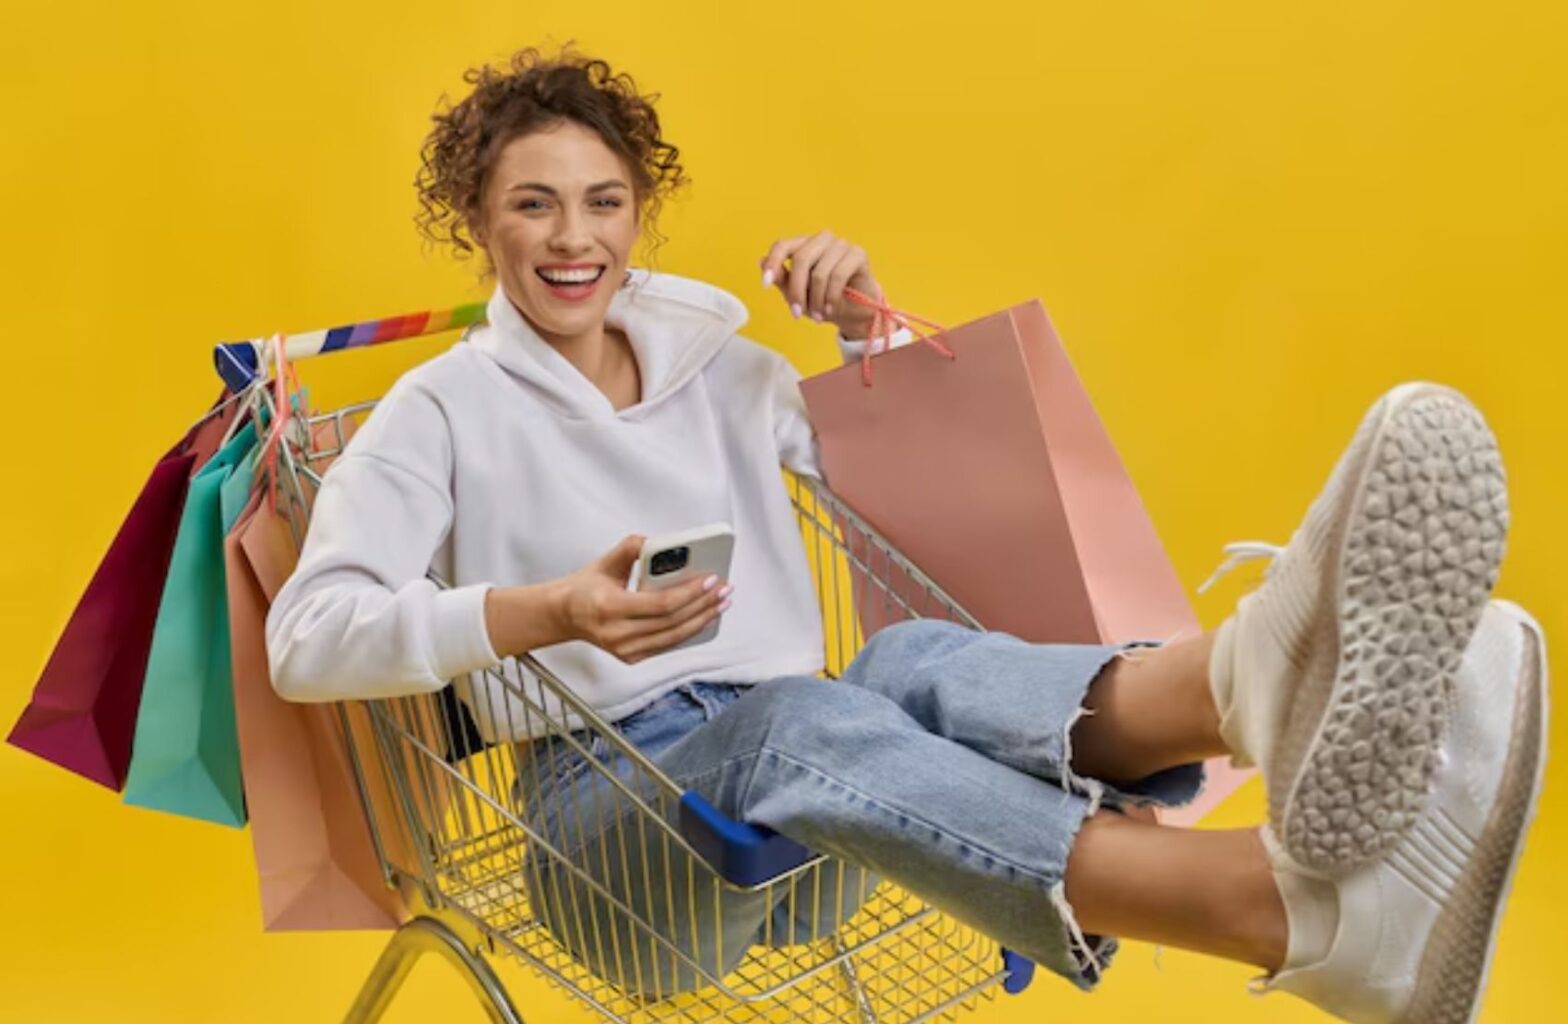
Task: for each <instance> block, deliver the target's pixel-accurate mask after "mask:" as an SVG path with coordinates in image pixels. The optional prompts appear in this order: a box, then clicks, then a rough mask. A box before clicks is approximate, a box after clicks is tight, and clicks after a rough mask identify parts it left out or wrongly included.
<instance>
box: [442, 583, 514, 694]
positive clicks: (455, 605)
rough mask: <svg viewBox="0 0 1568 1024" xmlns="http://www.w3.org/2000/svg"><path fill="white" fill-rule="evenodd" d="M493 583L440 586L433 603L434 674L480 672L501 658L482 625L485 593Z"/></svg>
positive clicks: (483, 622) (446, 676) (450, 674)
mask: <svg viewBox="0 0 1568 1024" xmlns="http://www.w3.org/2000/svg"><path fill="white" fill-rule="evenodd" d="M491 586H492V584H489V583H475V584H473V585H472V586H467V587H458V588H456V589H454V590H440V591H437V592H436V594H435V600H434V602H433V603H432V606H431V608H432V611H433V613H434V614H433V616H432V620H433V621H432V623H431V626H432V635H431V638H430V654H431V658H432V660H433V661H434V662H435V665H434V668H435V672H436V675H437V676H438V677H439V678H441V679H454V678H456V677H457V676H463V675H467V674H468V673H470V672H481V671H483V670H484V669H487V668H490V667H491V666H492V665H495V664H496V663H497V662H499V661H500V660H501V658H500V656H499V655H498V654H496V653H495V648H493V647H491V646H490V632H489V630H487V629H486V628H485V595H486V594H487V593H489V592H490V588H491Z"/></svg>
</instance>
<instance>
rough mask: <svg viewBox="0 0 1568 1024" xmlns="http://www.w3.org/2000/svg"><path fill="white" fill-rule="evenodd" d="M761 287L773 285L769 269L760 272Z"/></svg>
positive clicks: (771, 272) (771, 273)
mask: <svg viewBox="0 0 1568 1024" xmlns="http://www.w3.org/2000/svg"><path fill="white" fill-rule="evenodd" d="M762 287H764V288H771V287H773V271H771V270H766V271H763V274H762Z"/></svg>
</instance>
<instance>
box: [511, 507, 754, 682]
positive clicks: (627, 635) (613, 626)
mask: <svg viewBox="0 0 1568 1024" xmlns="http://www.w3.org/2000/svg"><path fill="white" fill-rule="evenodd" d="M642 544H643V538H642V537H638V536H631V537H627V538H626V539H625V540H623V541H621V542H620V543H619V544H617V545H616V546H615V547H614V548H613V549H611V550H610V551H609V552H608V553H606V554H605V555H603V556H602V557H600V558H598V559H596V560H595V561H593V562H592V563H590V564H589V565H586V566H584V567H583V568H581V569H579V570H577V571H576V572H574V573H572V574H571V575H570V576H565V577H562V578H561V579H558V580H554V581H552V582H550V583H545V584H540V585H537V586H526V587H507V588H498V589H494V590H491V591H490V593H489V594H488V595H487V596H486V601H485V620H486V622H485V624H486V627H487V628H488V630H489V633H490V643H491V646H492V647H493V648H494V649H495V652H496V653H497V654H499V655H500V656H502V657H503V658H504V657H507V656H510V655H516V654H522V653H524V652H525V651H530V650H534V649H536V648H539V647H546V646H549V645H551V644H557V643H562V642H563V641H567V640H584V641H587V642H588V643H591V644H593V645H594V646H595V647H598V648H599V649H601V650H604V651H608V652H609V653H610V654H613V655H615V657H617V658H619V659H620V660H621V661H623V662H625V663H626V664H628V665H635V664H636V663H637V662H639V661H642V660H644V659H646V658H651V657H653V656H654V655H655V654H659V653H661V652H663V651H667V650H669V649H670V648H671V647H674V646H675V645H676V644H678V643H680V642H681V641H682V640H685V639H687V638H688V637H692V636H695V635H696V634H697V633H699V632H701V631H702V629H703V628H704V627H705V626H707V625H708V623H710V622H712V621H713V620H714V619H716V618H718V617H719V616H720V615H722V614H723V613H724V612H725V610H726V609H728V608H729V604H730V602H729V598H730V594H731V593H733V592H734V588H733V587H731V586H729V585H728V584H726V583H725V582H724V581H723V580H720V579H719V578H718V577H716V576H709V577H706V578H701V579H695V580H689V581H687V582H685V583H682V584H680V585H679V586H675V587H670V588H669V589H668V590H660V591H656V592H648V593H638V592H636V591H631V590H627V589H626V579H627V577H628V576H630V575H631V570H632V565H633V564H635V563H636V561H637V558H638V556H639V555H640V554H641V552H642Z"/></svg>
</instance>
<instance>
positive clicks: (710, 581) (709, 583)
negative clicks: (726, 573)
mask: <svg viewBox="0 0 1568 1024" xmlns="http://www.w3.org/2000/svg"><path fill="white" fill-rule="evenodd" d="M718 585H719V578H718V577H717V576H709V577H708V578H707V579H705V580H703V581H702V589H703V590H712V589H713V588H714V587H716V586H718Z"/></svg>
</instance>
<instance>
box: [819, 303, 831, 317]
mask: <svg viewBox="0 0 1568 1024" xmlns="http://www.w3.org/2000/svg"><path fill="white" fill-rule="evenodd" d="M822 312H824V313H826V314H827V315H828V316H832V315H833V307H832V305H831V304H830V305H826V306H823V307H822Z"/></svg>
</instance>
